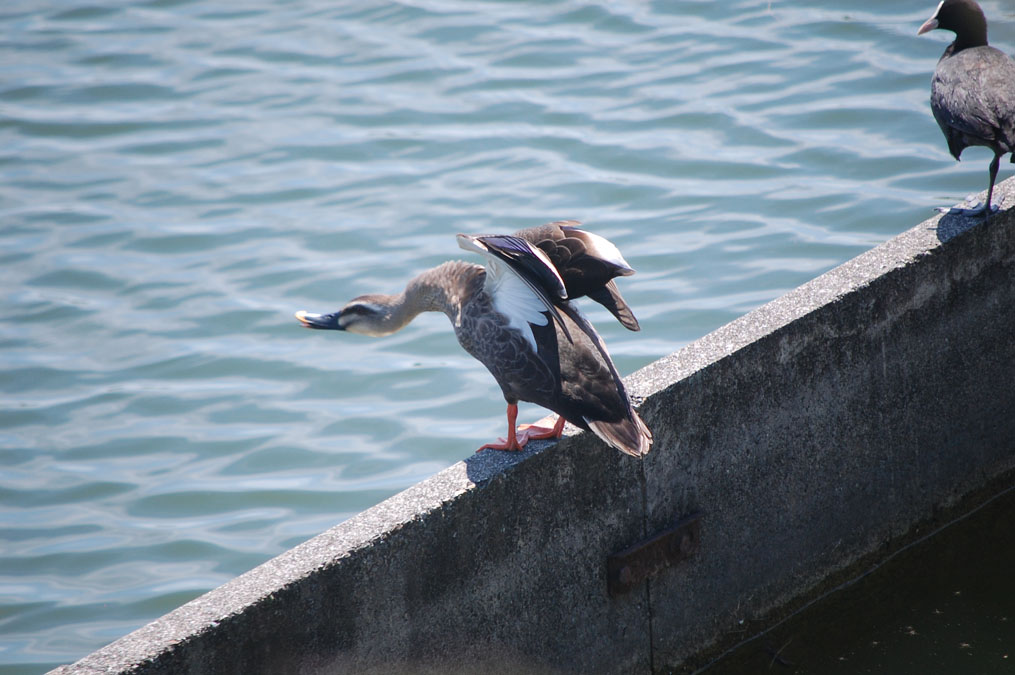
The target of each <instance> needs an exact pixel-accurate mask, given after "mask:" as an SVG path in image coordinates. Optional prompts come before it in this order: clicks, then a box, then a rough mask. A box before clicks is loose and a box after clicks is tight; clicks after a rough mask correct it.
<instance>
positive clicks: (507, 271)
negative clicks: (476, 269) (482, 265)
mask: <svg viewBox="0 0 1015 675" xmlns="http://www.w3.org/2000/svg"><path fill="white" fill-rule="evenodd" d="M458 245H459V246H460V247H461V248H463V249H465V250H466V251H474V252H476V253H479V254H480V255H482V256H483V257H484V258H486V259H487V261H488V269H489V273H490V275H491V278H492V279H494V285H495V289H494V301H495V303H496V304H497V306H498V311H501V312H502V313H504V314H506V315H507V316H508V318H509V319H510V320H511V321H512V323H514V322H515V321H517V320H518V319H522V320H524V321H527V322H528V323H533V324H535V325H544V324H543V323H542V322H541V321H540V320H539V318H538V317H533V316H532V309H533V308H532V306H531V304H532V303H531V302H530V299H531V298H530V297H529V296H528V295H526V294H524V293H519V292H517V291H516V290H514V289H513V288H512V284H511V283H510V281H509V280H511V279H517V280H519V281H521V282H522V283H523V284H524V286H525V287H526V288H528V290H529V291H531V294H532V295H533V296H535V298H536V299H537V300H538V302H539V305H540V306H539V307H538V311H539V312H540V313H541V312H542V311H544V310H545V311H547V312H549V314H550V316H551V317H552V319H553V321H554V322H555V323H556V324H557V325H558V326H560V329H561V331H562V332H563V333H564V335H565V336H566V337H567V339H568V340H570V339H571V334H570V332H569V331H568V329H567V326H566V325H565V324H564V320H563V319H562V318H561V316H560V312H559V311H558V309H557V306H558V305H559V304H561V303H566V302H567V290H566V288H565V286H564V280H563V279H561V277H560V274H559V273H558V272H557V268H556V267H554V266H553V263H552V262H551V261H550V259H549V258H548V257H547V256H546V254H545V253H543V251H541V250H540V249H538V248H536V247H535V246H533V245H532V244H530V243H529V242H527V241H525V240H524V239H522V238H520V237H516V236H513V235H483V236H473V235H468V234H459V235H458ZM529 332H530V333H531V331H529Z"/></svg>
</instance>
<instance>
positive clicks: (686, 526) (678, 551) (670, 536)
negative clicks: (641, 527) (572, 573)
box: [606, 513, 701, 595]
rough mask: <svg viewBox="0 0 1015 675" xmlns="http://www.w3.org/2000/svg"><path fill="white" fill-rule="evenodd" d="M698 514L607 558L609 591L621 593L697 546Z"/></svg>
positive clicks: (699, 529)
mask: <svg viewBox="0 0 1015 675" xmlns="http://www.w3.org/2000/svg"><path fill="white" fill-rule="evenodd" d="M700 535H701V514H698V513H695V514H692V515H690V516H688V517H686V518H684V519H683V520H681V521H680V522H679V523H677V524H676V525H674V526H673V527H671V528H668V529H666V530H663V531H662V532H660V533H658V534H656V535H654V536H652V537H649V538H648V539H646V540H644V541H641V542H638V543H637V544H635V545H634V546H631V547H629V548H626V549H624V550H623V551H620V552H619V553H614V554H613V555H611V556H608V557H607V558H606V585H607V587H608V588H609V591H610V595H623V594H624V593H628V592H629V591H631V590H632V589H634V588H635V587H636V586H637V585H638V584H640V583H641V582H643V581H645V580H646V579H651V578H652V577H654V576H656V575H657V574H659V573H660V572H662V571H663V570H664V569H666V568H667V567H669V566H670V565H673V564H675V563H678V562H680V561H681V560H685V559H687V558H689V557H690V556H691V555H693V554H694V552H695V551H697V550H698V543H699V542H700V540H701V536H700Z"/></svg>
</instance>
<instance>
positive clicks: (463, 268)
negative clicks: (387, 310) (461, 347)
mask: <svg viewBox="0 0 1015 675" xmlns="http://www.w3.org/2000/svg"><path fill="white" fill-rule="evenodd" d="M482 269H483V268H481V267H479V266H478V265H473V264H470V263H465V262H459V261H452V262H446V263H444V264H443V265H438V266H437V267H434V268H433V269H429V270H427V271H425V272H423V273H422V274H420V275H419V276H417V277H415V278H414V279H412V280H411V281H410V282H409V283H408V284H407V285H406V287H405V290H404V291H402V293H400V294H399V295H398V296H396V300H395V302H394V303H392V312H391V318H390V320H391V322H392V323H393V324H397V326H398V328H402V327H403V326H405V325H406V324H408V323H409V322H410V321H412V320H413V319H414V318H416V315H417V314H420V313H421V312H443V313H444V314H446V315H447V317H448V318H449V319H451V322H452V323H457V320H458V316H459V314H460V312H461V307H462V304H463V303H464V302H465V301H466V300H467V299H468V297H469V295H470V294H471V293H473V292H475V290H476V289H477V281H478V277H479V276H480V274H481V272H482ZM479 284H480V286H481V282H479ZM398 328H396V329H395V330H398Z"/></svg>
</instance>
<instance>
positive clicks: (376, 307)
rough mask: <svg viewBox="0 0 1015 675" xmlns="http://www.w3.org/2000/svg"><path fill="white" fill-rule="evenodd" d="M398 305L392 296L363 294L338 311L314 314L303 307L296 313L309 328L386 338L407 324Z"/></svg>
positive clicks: (298, 318) (300, 320) (297, 317)
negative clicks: (397, 308)
mask: <svg viewBox="0 0 1015 675" xmlns="http://www.w3.org/2000/svg"><path fill="white" fill-rule="evenodd" d="M396 305H397V303H396V302H395V298H394V297H393V296H390V295H380V294H372V295H361V296H359V297H358V298H353V299H352V300H350V301H349V302H348V303H346V305H345V307H343V308H342V309H340V310H338V311H337V312H332V313H331V314H314V313H313V312H307V311H305V310H300V311H298V312H296V319H297V320H298V321H299V322H300V323H302V324H303V325H304V326H306V327H307V328H317V329H320V330H341V331H346V332H348V333H358V334H360V335H369V336H370V337H383V336H385V335H391V334H392V333H394V332H395V331H397V330H398V329H400V328H402V327H403V326H404V325H405V323H404V322H402V321H401V317H399V316H398V313H397V312H396V311H395V308H396Z"/></svg>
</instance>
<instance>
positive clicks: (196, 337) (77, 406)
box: [0, 0, 1015, 673]
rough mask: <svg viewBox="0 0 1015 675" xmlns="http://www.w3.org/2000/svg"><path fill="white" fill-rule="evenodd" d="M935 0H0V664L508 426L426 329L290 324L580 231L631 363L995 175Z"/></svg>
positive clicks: (488, 388) (32, 665)
mask: <svg viewBox="0 0 1015 675" xmlns="http://www.w3.org/2000/svg"><path fill="white" fill-rule="evenodd" d="M935 4H936V2H934V0H926V1H919V2H917V1H911V0H907V1H905V2H891V3H859V2H849V3H845V4H842V3H839V4H834V3H831V4H830V3H825V2H818V1H817V0H812V1H810V2H802V1H801V2H789V1H785V0H782V1H780V0H772V1H771V2H769V1H768V0H758V1H744V2H708V1H698V2H680V1H674V2H669V1H660V2H647V1H645V0H637V1H631V2H609V3H606V2H602V3H579V2H542V1H540V2H456V1H453V0H448V1H441V0H420V1H419V2H405V3H400V4H395V3H391V2H384V3H348V2H337V3H336V2H321V1H320V0H306V1H304V2H283V1H282V0H274V1H265V2H251V3H244V4H242V5H236V4H234V3H204V2H190V1H187V0H151V1H148V2H117V1H115V0H110V1H108V2H105V3H102V4H91V5H89V4H84V3H76V2H70V1H67V2H56V1H51V2H44V1H40V0H31V1H27V0H24V1H22V0H6V1H5V2H4V3H3V4H2V5H0V30H2V38H0V280H2V284H3V305H2V312H0V359H2V362H0V366H2V367H0V476H2V481H0V672H4V673H21V672H25V673H34V672H40V671H43V670H46V669H47V668H49V667H52V666H55V665H57V664H59V663H63V662H68V661H72V660H75V659H77V658H79V657H81V656H83V655H84V654H86V653H88V652H89V651H92V650H93V649H95V648H98V647H100V646H102V645H103V644H105V643H107V642H109V641H111V640H113V639H115V638H117V637H119V636H121V635H123V634H124V633H126V632H129V631H130V630H132V629H134V628H136V627H138V626H139V625H142V624H144V623H146V622H147V621H149V620H151V619H154V618H156V617H158V616H159V615H161V614H163V613H165V612H166V611H169V610H171V609H173V608H175V607H176V606H178V605H179V604H181V603H183V602H185V601H186V600H189V599H191V598H193V597H195V596H197V595H199V594H200V593H202V592H204V591H206V590H208V589H210V588H212V587H214V586H216V585H218V584H220V583H222V582H224V581H226V580H228V579H229V578H231V577H233V576H235V575H236V574H239V573H241V572H243V571H245V570H247V569H249V568H251V567H253V566H255V565H257V564H258V563H260V562H263V561H264V560H266V559H268V558H270V557H272V556H274V555H276V554H278V553H279V552H281V551H283V550H284V549H286V548H288V547H290V546H292V545H294V544H296V543H298V542H300V541H303V540H305V539H307V538H309V537H311V536H313V535H314V534H317V533H318V532H320V531H322V530H324V529H326V528H328V527H330V526H331V525H334V524H335V523H338V522H340V521H341V520H343V519H345V518H347V517H349V516H350V515H352V514H353V513H356V512H357V511H359V510H362V509H363V508H366V507H368V506H370V505H372V504H375V503H377V502H378V501H380V500H382V499H384V498H385V497H387V496H390V495H392V494H394V493H395V492H398V491H399V490H401V489H403V488H405V487H406V486H408V485H410V484H412V483H414V482H416V481H418V480H420V479H422V478H425V477H427V476H429V475H431V474H433V473H435V472H436V471H438V470H439V469H441V468H443V467H445V466H447V465H449V464H451V463H453V462H455V461H457V460H459V459H461V458H463V457H465V456H467V455H468V454H469V453H471V452H472V451H473V449H474V448H475V447H478V446H479V445H480V444H482V443H484V442H486V441H489V440H491V439H492V438H494V437H495V436H496V435H497V434H499V433H502V432H503V427H504V424H505V423H504V419H503V407H504V406H503V400H502V398H501V396H500V393H499V389H498V388H497V386H496V384H495V383H494V382H493V381H492V379H491V378H490V376H489V374H488V373H487V372H486V370H485V369H484V368H483V367H482V366H480V365H479V364H478V363H476V362H474V361H473V360H472V359H471V358H470V357H468V356H467V355H466V354H464V352H462V351H461V350H460V349H459V348H458V346H457V344H456V342H455V340H454V337H453V336H452V334H451V332H450V330H449V327H448V325H447V320H446V319H445V318H444V317H443V316H439V315H433V316H425V317H421V318H420V319H419V320H417V321H416V322H415V323H414V324H413V325H412V326H411V327H410V328H409V329H407V330H406V331H404V332H403V333H400V334H398V335H396V336H393V337H391V338H387V339H384V340H376V341H371V340H368V339H366V338H359V337H357V336H348V335H338V334H328V333H317V332H310V331H306V330H302V329H300V328H299V326H298V325H297V324H296V322H295V321H294V320H293V318H292V312H293V311H294V310H297V309H310V310H330V309H335V308H337V306H339V305H340V304H341V303H342V302H344V301H345V300H346V299H348V298H350V297H352V296H355V295H358V294H361V293H364V292H370V291H386V292H390V291H395V290H398V289H400V288H401V286H402V285H403V284H404V282H405V280H406V279H407V278H408V277H410V276H411V275H413V274H414V273H416V272H418V271H420V270H422V269H425V268H427V267H430V266H433V265H435V264H438V263H440V262H441V261H443V260H446V259H449V258H455V257H459V256H460V254H461V252H460V251H459V250H458V249H457V247H456V245H455V241H454V236H453V235H454V234H455V233H456V232H494V231H511V230H514V229H517V228H520V227H525V226H530V225H536V224H539V223H541V222H544V221H547V220H551V219H560V218H577V219H581V220H583V221H585V222H586V223H587V225H588V226H589V227H590V228H592V229H594V230H595V231H596V232H598V233H601V234H604V235H606V236H608V237H609V238H611V239H612V240H613V241H614V242H616V243H617V244H618V246H620V248H621V250H622V251H623V252H624V254H625V256H626V258H627V260H628V261H629V262H631V264H632V265H633V266H634V267H635V268H636V269H637V270H638V274H637V275H636V276H634V277H631V278H629V279H624V280H622V282H621V284H622V288H623V292H624V294H625V296H626V297H627V298H628V300H629V301H630V303H631V305H632V306H633V307H634V308H635V311H636V313H637V314H638V316H639V318H640V319H641V322H642V326H643V331H642V332H641V333H629V332H627V331H625V330H624V329H623V328H621V327H620V326H619V325H618V324H616V323H615V322H613V321H612V320H608V319H607V318H606V317H607V316H608V315H606V314H605V312H602V311H599V310H597V309H595V308H588V314H589V315H590V317H591V318H592V319H593V321H595V322H596V323H597V324H598V325H599V327H600V330H601V332H602V333H603V336H604V338H605V339H606V341H607V343H608V344H609V345H610V348H611V351H612V352H613V354H614V357H615V360H616V361H617V364H618V366H619V367H620V369H621V371H623V372H630V371H633V370H635V369H637V368H639V367H641V366H643V365H645V364H647V363H649V362H650V361H652V360H654V359H656V358H658V357H660V356H662V355H664V354H667V353H669V352H671V351H673V350H675V349H677V348H679V347H681V346H683V345H684V344H686V343H688V342H689V341H691V340H694V339H695V338H697V337H699V336H701V335H703V334H705V333H707V332H708V331H710V330H712V329H714V328H716V327H718V326H720V325H722V324H724V323H726V322H728V321H730V320H731V319H733V318H735V317H737V316H740V315H742V314H743V313H745V312H747V311H749V310H750V309H752V308H754V307H757V306H758V305H760V304H762V303H764V302H766V301H768V300H770V299H772V298H774V297H777V296H778V295H780V294H782V293H784V292H785V291H787V290H789V289H791V288H793V287H795V286H797V285H799V284H801V283H803V282H805V281H807V280H808V279H810V278H812V277H814V276H816V275H817V274H819V273H821V272H823V271H825V270H827V269H829V268H830V267H833V266H834V265H836V264H838V263H840V262H842V261H844V260H847V259H849V258H851V257H853V256H854V255H856V254H858V253H860V252H861V251H864V250H866V249H868V248H870V247H871V246H873V245H875V244H877V243H879V242H881V241H884V240H885V239H887V238H889V237H891V236H892V235H894V234H896V233H898V232H900V231H902V230H905V229H908V228H909V227H911V226H913V225H915V224H916V223H918V222H920V221H922V220H923V219H925V218H926V217H928V216H930V215H932V207H934V206H937V205H941V204H952V203H954V202H956V201H959V200H960V199H961V198H962V197H964V196H965V195H966V194H969V193H972V192H977V191H980V190H982V189H984V188H985V187H986V173H987V172H986V166H987V161H988V159H989V154H988V153H987V152H986V151H985V150H980V149H971V150H968V151H967V152H966V155H965V161H963V162H962V163H961V164H956V163H955V162H954V161H953V160H952V159H951V158H950V156H949V155H948V154H947V150H946V148H945V144H944V140H943V138H942V136H941V134H940V132H939V131H938V129H937V127H936V125H935V123H934V121H933V119H932V117H931V115H930V110H929V106H928V102H927V100H928V96H929V81H930V74H931V73H932V71H933V68H934V64H935V62H936V61H937V58H938V56H939V55H940V53H941V51H942V50H943V49H944V46H945V44H946V43H947V41H948V37H947V36H946V35H944V34H942V33H936V34H932V35H930V36H923V37H920V38H918V37H917V36H916V29H917V27H919V25H920V23H921V22H922V21H923V20H924V19H926V18H927V16H929V14H930V13H931V12H932V11H933V9H934V5H935ZM983 5H984V8H985V10H986V12H987V14H988V17H989V18H990V20H991V23H990V26H991V33H990V34H991V37H992V41H993V42H994V43H995V44H997V45H998V46H1000V47H1002V48H1004V49H1006V51H1009V52H1010V51H1012V46H1013V45H1015V16H1013V13H1012V10H1011V7H1010V6H1009V5H1008V4H1007V3H1005V2H1002V1H1000V0H998V1H993V2H984V3H983ZM1008 172H1009V168H1008V166H1007V165H1006V166H1005V167H1004V169H1003V174H1002V175H1003V176H1007V175H1008ZM541 415H542V411H540V410H538V409H536V408H533V407H528V408H523V412H522V416H523V417H524V418H526V419H531V418H534V417H537V416H541Z"/></svg>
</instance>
